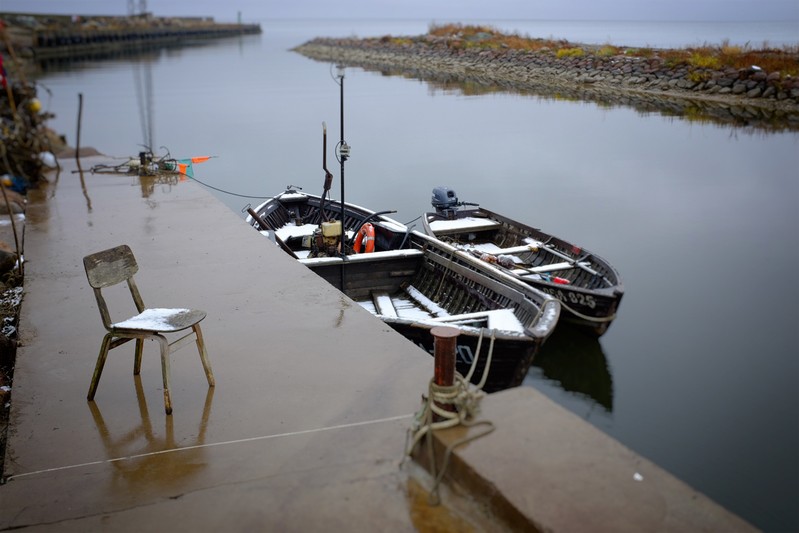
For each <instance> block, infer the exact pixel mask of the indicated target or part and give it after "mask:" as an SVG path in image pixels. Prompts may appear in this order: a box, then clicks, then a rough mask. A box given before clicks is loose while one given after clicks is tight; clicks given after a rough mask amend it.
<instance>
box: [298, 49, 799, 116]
mask: <svg viewBox="0 0 799 533" xmlns="http://www.w3.org/2000/svg"><path fill="white" fill-rule="evenodd" d="M606 48H607V47H605V48H600V47H598V46H589V45H580V46H574V47H572V48H568V49H566V53H563V49H561V51H555V50H553V49H550V48H546V47H545V48H541V49H538V50H535V51H533V50H514V49H503V48H499V49H485V48H480V47H458V46H455V47H453V46H452V44H451V41H450V40H449V39H446V38H442V37H436V36H432V35H425V36H420V37H412V38H407V37H403V38H394V37H382V38H366V39H358V38H346V39H333V38H316V39H313V40H311V41H309V42H307V43H304V44H302V45H300V46H299V47H297V48H295V49H294V50H295V51H296V52H299V53H301V54H302V55H304V56H306V57H309V58H311V59H315V60H319V61H326V62H336V63H341V64H344V65H348V66H358V67H361V68H365V69H367V70H378V71H381V72H383V73H388V74H399V75H405V76H412V77H416V78H419V79H424V80H427V81H431V82H434V83H438V84H443V85H444V86H448V87H449V88H451V86H452V85H453V84H457V83H461V84H467V85H468V86H469V87H470V88H469V89H468V90H471V91H475V90H478V91H479V90H481V89H479V88H476V87H481V88H482V90H483V91H491V90H503V91H515V92H523V93H530V94H536V95H539V96H545V97H546V96H549V97H553V98H559V99H563V98H567V99H570V98H571V99H580V100H590V101H597V102H600V103H604V104H608V105H627V106H632V107H635V108H637V109H639V110H641V111H645V112H652V111H658V112H662V113H664V114H669V115H681V116H686V117H688V118H691V119H694V120H702V119H707V120H712V121H719V122H726V123H733V124H736V125H741V126H747V125H750V126H755V127H763V128H768V129H799V78H794V77H791V76H787V75H782V74H780V72H767V71H766V70H764V69H763V68H762V67H760V66H758V65H751V66H749V67H748V68H716V69H713V68H701V67H695V66H691V65H686V64H673V63H674V62H673V61H669V60H668V59H667V58H664V57H662V56H661V55H660V54H658V51H657V50H655V51H653V53H652V56H651V57H638V56H631V55H628V54H626V53H619V54H613V55H608V54H607V52H606Z"/></svg>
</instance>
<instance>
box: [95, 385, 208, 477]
mask: <svg viewBox="0 0 799 533" xmlns="http://www.w3.org/2000/svg"><path fill="white" fill-rule="evenodd" d="M134 383H135V386H136V400H137V402H138V407H139V417H140V419H141V422H140V423H139V424H138V425H137V426H135V427H133V428H131V429H129V430H127V431H126V432H124V433H119V434H112V431H111V430H110V429H109V428H108V426H107V425H106V422H105V420H104V419H103V415H102V414H101V413H100V409H99V407H98V406H97V403H96V402H88V405H89V409H90V411H91V414H92V418H93V419H94V423H95V425H96V426H97V432H98V433H99V435H100V439H101V440H102V442H103V446H104V447H105V450H106V454H107V456H108V459H109V460H110V462H111V464H112V465H114V469H115V470H114V476H113V480H112V483H113V485H114V487H116V488H123V489H130V488H139V489H141V488H146V487H168V486H171V485H176V484H178V483H183V482H185V480H186V479H187V478H189V477H193V476H196V475H197V474H198V473H199V472H200V471H202V470H203V469H204V468H205V467H206V466H207V461H206V459H205V449H204V448H203V447H202V446H201V445H202V444H205V431H206V428H207V426H208V417H209V416H210V414H211V404H212V402H213V397H214V387H209V388H208V392H207V394H206V397H205V405H204V406H203V412H202V419H201V420H200V426H199V429H198V431H197V438H196V439H195V441H194V442H193V443H188V444H184V445H182V446H179V445H178V443H177V440H176V439H175V432H174V427H173V420H174V417H173V416H167V417H165V430H164V433H163V434H159V433H158V432H156V431H154V430H153V426H152V422H151V421H150V413H149V411H148V409H147V401H146V399H145V397H144V391H143V390H142V385H141V378H140V376H138V375H137V376H134ZM169 450H176V451H175V453H169V454H166V453H163V452H165V451H169Z"/></svg>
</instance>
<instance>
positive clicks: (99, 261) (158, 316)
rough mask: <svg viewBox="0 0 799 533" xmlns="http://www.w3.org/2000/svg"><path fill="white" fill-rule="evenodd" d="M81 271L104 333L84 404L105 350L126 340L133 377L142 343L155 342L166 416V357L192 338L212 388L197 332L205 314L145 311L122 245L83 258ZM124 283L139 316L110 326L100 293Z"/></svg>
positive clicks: (129, 254)
mask: <svg viewBox="0 0 799 533" xmlns="http://www.w3.org/2000/svg"><path fill="white" fill-rule="evenodd" d="M83 267H84V268H85V269H86V277H87V278H88V279H89V285H91V286H92V288H93V289H94V296H95V297H96V298H97V307H98V308H99V310H100V316H101V317H102V319H103V326H105V329H106V330H107V331H108V333H106V335H105V337H104V338H103V343H102V345H101V346H100V355H99V356H98V357H97V365H96V366H95V369H94V375H93V376H92V383H91V385H90V386H89V395H88V397H87V398H88V400H89V401H92V400H94V394H95V392H97V384H98V383H99V381H100V374H102V372H103V366H104V365H105V360H106V357H107V356H108V352H109V350H113V349H114V348H116V347H117V346H120V345H122V344H124V343H126V342H128V341H130V340H133V339H135V340H136V358H135V362H134V365H133V373H134V374H135V375H138V374H139V371H140V370H141V357H142V350H143V347H144V340H145V339H155V340H157V341H158V342H159V344H160V347H161V371H162V373H163V377H164V406H165V408H166V414H171V413H172V399H171V397H170V395H169V355H170V354H171V353H172V352H174V351H177V350H179V349H180V348H182V347H183V346H185V345H186V344H188V343H189V342H191V340H192V338H194V340H196V342H197V349H198V351H199V352H200V360H201V361H202V364H203V368H204V369H205V376H206V378H208V386H209V387H213V386H214V383H215V382H214V374H213V372H212V371H211V365H210V363H209V362H208V354H207V352H206V351H205V342H204V341H203V334H202V331H201V330H200V321H201V320H202V319H204V318H205V311H199V310H194V309H147V308H145V307H144V303H143V302H142V298H141V294H139V289H138V287H137V286H136V283H135V282H134V280H133V275H134V274H136V272H138V271H139V266H138V265H137V264H136V259H135V258H134V257H133V252H132V251H131V250H130V248H129V247H128V246H127V245H125V244H123V245H121V246H117V247H116V248H111V249H108V250H104V251H102V252H97V253H94V254H91V255H87V256H86V257H84V258H83ZM123 281H125V282H127V284H128V288H129V289H130V294H131V296H133V302H134V303H135V304H136V309H137V310H138V311H139V314H138V315H136V316H133V317H131V318H129V319H127V320H124V321H122V322H112V321H111V315H110V313H109V311H108V306H107V305H106V303H105V299H104V298H103V294H102V292H101V291H102V289H105V288H108V287H111V286H113V285H117V284H119V283H122V282H123ZM189 328H191V330H192V331H191V332H190V333H188V334H186V335H184V336H182V337H181V338H179V339H177V340H175V341H173V342H172V343H170V342H168V341H167V338H166V337H165V336H164V333H174V332H178V331H183V330H186V329H189Z"/></svg>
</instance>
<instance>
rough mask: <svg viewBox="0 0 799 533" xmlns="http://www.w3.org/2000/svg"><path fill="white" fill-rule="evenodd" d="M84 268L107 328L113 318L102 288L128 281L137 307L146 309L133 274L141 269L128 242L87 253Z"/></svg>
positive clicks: (141, 309) (109, 328) (108, 328)
mask: <svg viewBox="0 0 799 533" xmlns="http://www.w3.org/2000/svg"><path fill="white" fill-rule="evenodd" d="M83 268H84V269H86V277H87V278H88V279H89V285H91V286H92V288H93V289H94V297H95V298H96V299H97V307H98V309H99V311H100V316H101V317H102V319H103V325H104V326H105V328H106V329H107V330H109V331H110V330H111V327H112V326H111V324H112V320H111V313H110V312H109V311H108V305H106V303H105V298H103V294H102V289H104V288H106V287H111V286H113V285H117V284H118V283H122V282H123V281H125V282H127V284H128V289H130V294H131V296H132V297H133V302H134V304H135V305H136V309H138V310H139V312H140V313H141V312H142V311H144V302H143V301H142V297H141V294H139V288H138V287H137V286H136V282H135V281H134V280H133V275H134V274H135V273H136V272H138V271H139V265H137V264H136V259H135V258H134V257H133V252H132V251H131V249H130V247H129V246H128V245H127V244H123V245H120V246H117V247H115V248H110V249H108V250H103V251H102V252H97V253H94V254H91V255H87V256H86V257H84V258H83Z"/></svg>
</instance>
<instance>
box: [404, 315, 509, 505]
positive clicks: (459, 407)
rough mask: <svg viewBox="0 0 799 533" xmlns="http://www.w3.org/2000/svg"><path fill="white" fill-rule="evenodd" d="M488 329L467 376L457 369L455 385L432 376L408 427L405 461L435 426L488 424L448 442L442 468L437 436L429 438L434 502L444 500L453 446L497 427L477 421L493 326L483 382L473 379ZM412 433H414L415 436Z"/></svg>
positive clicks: (487, 370)
mask: <svg viewBox="0 0 799 533" xmlns="http://www.w3.org/2000/svg"><path fill="white" fill-rule="evenodd" d="M484 331H485V330H484V329H481V330H480V338H479V339H478V341H477V350H476V354H475V358H474V360H473V361H472V366H471V367H470V368H469V372H468V373H467V377H465V378H464V377H463V376H462V375H461V374H459V373H458V372H455V383H454V384H453V385H451V386H442V385H436V383H435V381H434V379H431V380H430V382H429V384H428V394H427V396H426V397H423V405H422V408H421V409H420V410H419V412H417V413H416V416H415V417H414V420H413V423H412V425H411V428H409V430H408V438H406V446H405V458H404V459H403V461H404V460H405V459H407V458H408V457H409V456H410V455H411V454H412V453H413V451H414V449H416V446H417V445H418V444H419V442H420V441H421V440H422V438H424V437H425V435H428V434H429V433H432V432H433V431H434V430H437V429H446V428H451V427H455V426H458V425H462V426H465V427H476V426H480V425H485V426H488V429H487V430H486V431H483V432H481V433H477V434H474V435H470V436H468V437H464V438H462V439H459V440H456V441H455V442H453V443H452V444H450V445H449V446H447V449H446V450H445V451H444V459H443V461H442V463H441V470H440V471H437V469H436V464H435V455H434V453H433V439H432V438H428V439H427V452H428V459H429V461H430V473H431V475H432V476H433V478H434V482H433V487H432V489H431V490H430V497H429V503H430V505H438V504H439V502H440V498H439V493H438V487H439V486H440V484H441V481H442V479H443V478H444V473H445V472H446V470H447V466H449V459H450V456H451V455H452V452H453V450H454V449H455V448H457V447H458V446H461V445H462V444H466V443H467V442H471V441H473V440H475V439H478V438H480V437H483V436H485V435H488V434H489V433H491V432H492V431H494V424H493V423H492V422H491V421H490V420H480V421H475V419H476V418H477V415H478V414H479V412H480V400H482V399H483V397H485V392H483V390H482V388H483V386H484V385H485V382H486V380H487V379H488V373H489V368H490V366H491V359H492V356H493V351H494V339H495V334H496V330H491V343H490V345H489V349H488V356H487V359H486V365H485V367H484V369H483V375H482V377H481V379H480V383H479V385H477V386H473V385H471V383H470V380H471V377H472V375H473V374H474V370H475V368H477V362H478V361H479V360H480V347H481V345H482V342H483V332H484ZM445 406H451V407H452V408H453V409H452V410H449V409H447V408H446V407H445ZM434 417H437V418H439V420H438V421H436V422H434V421H433V420H434ZM411 434H412V435H413V436H412V437H411ZM408 439H410V441H411V442H410V444H408Z"/></svg>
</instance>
